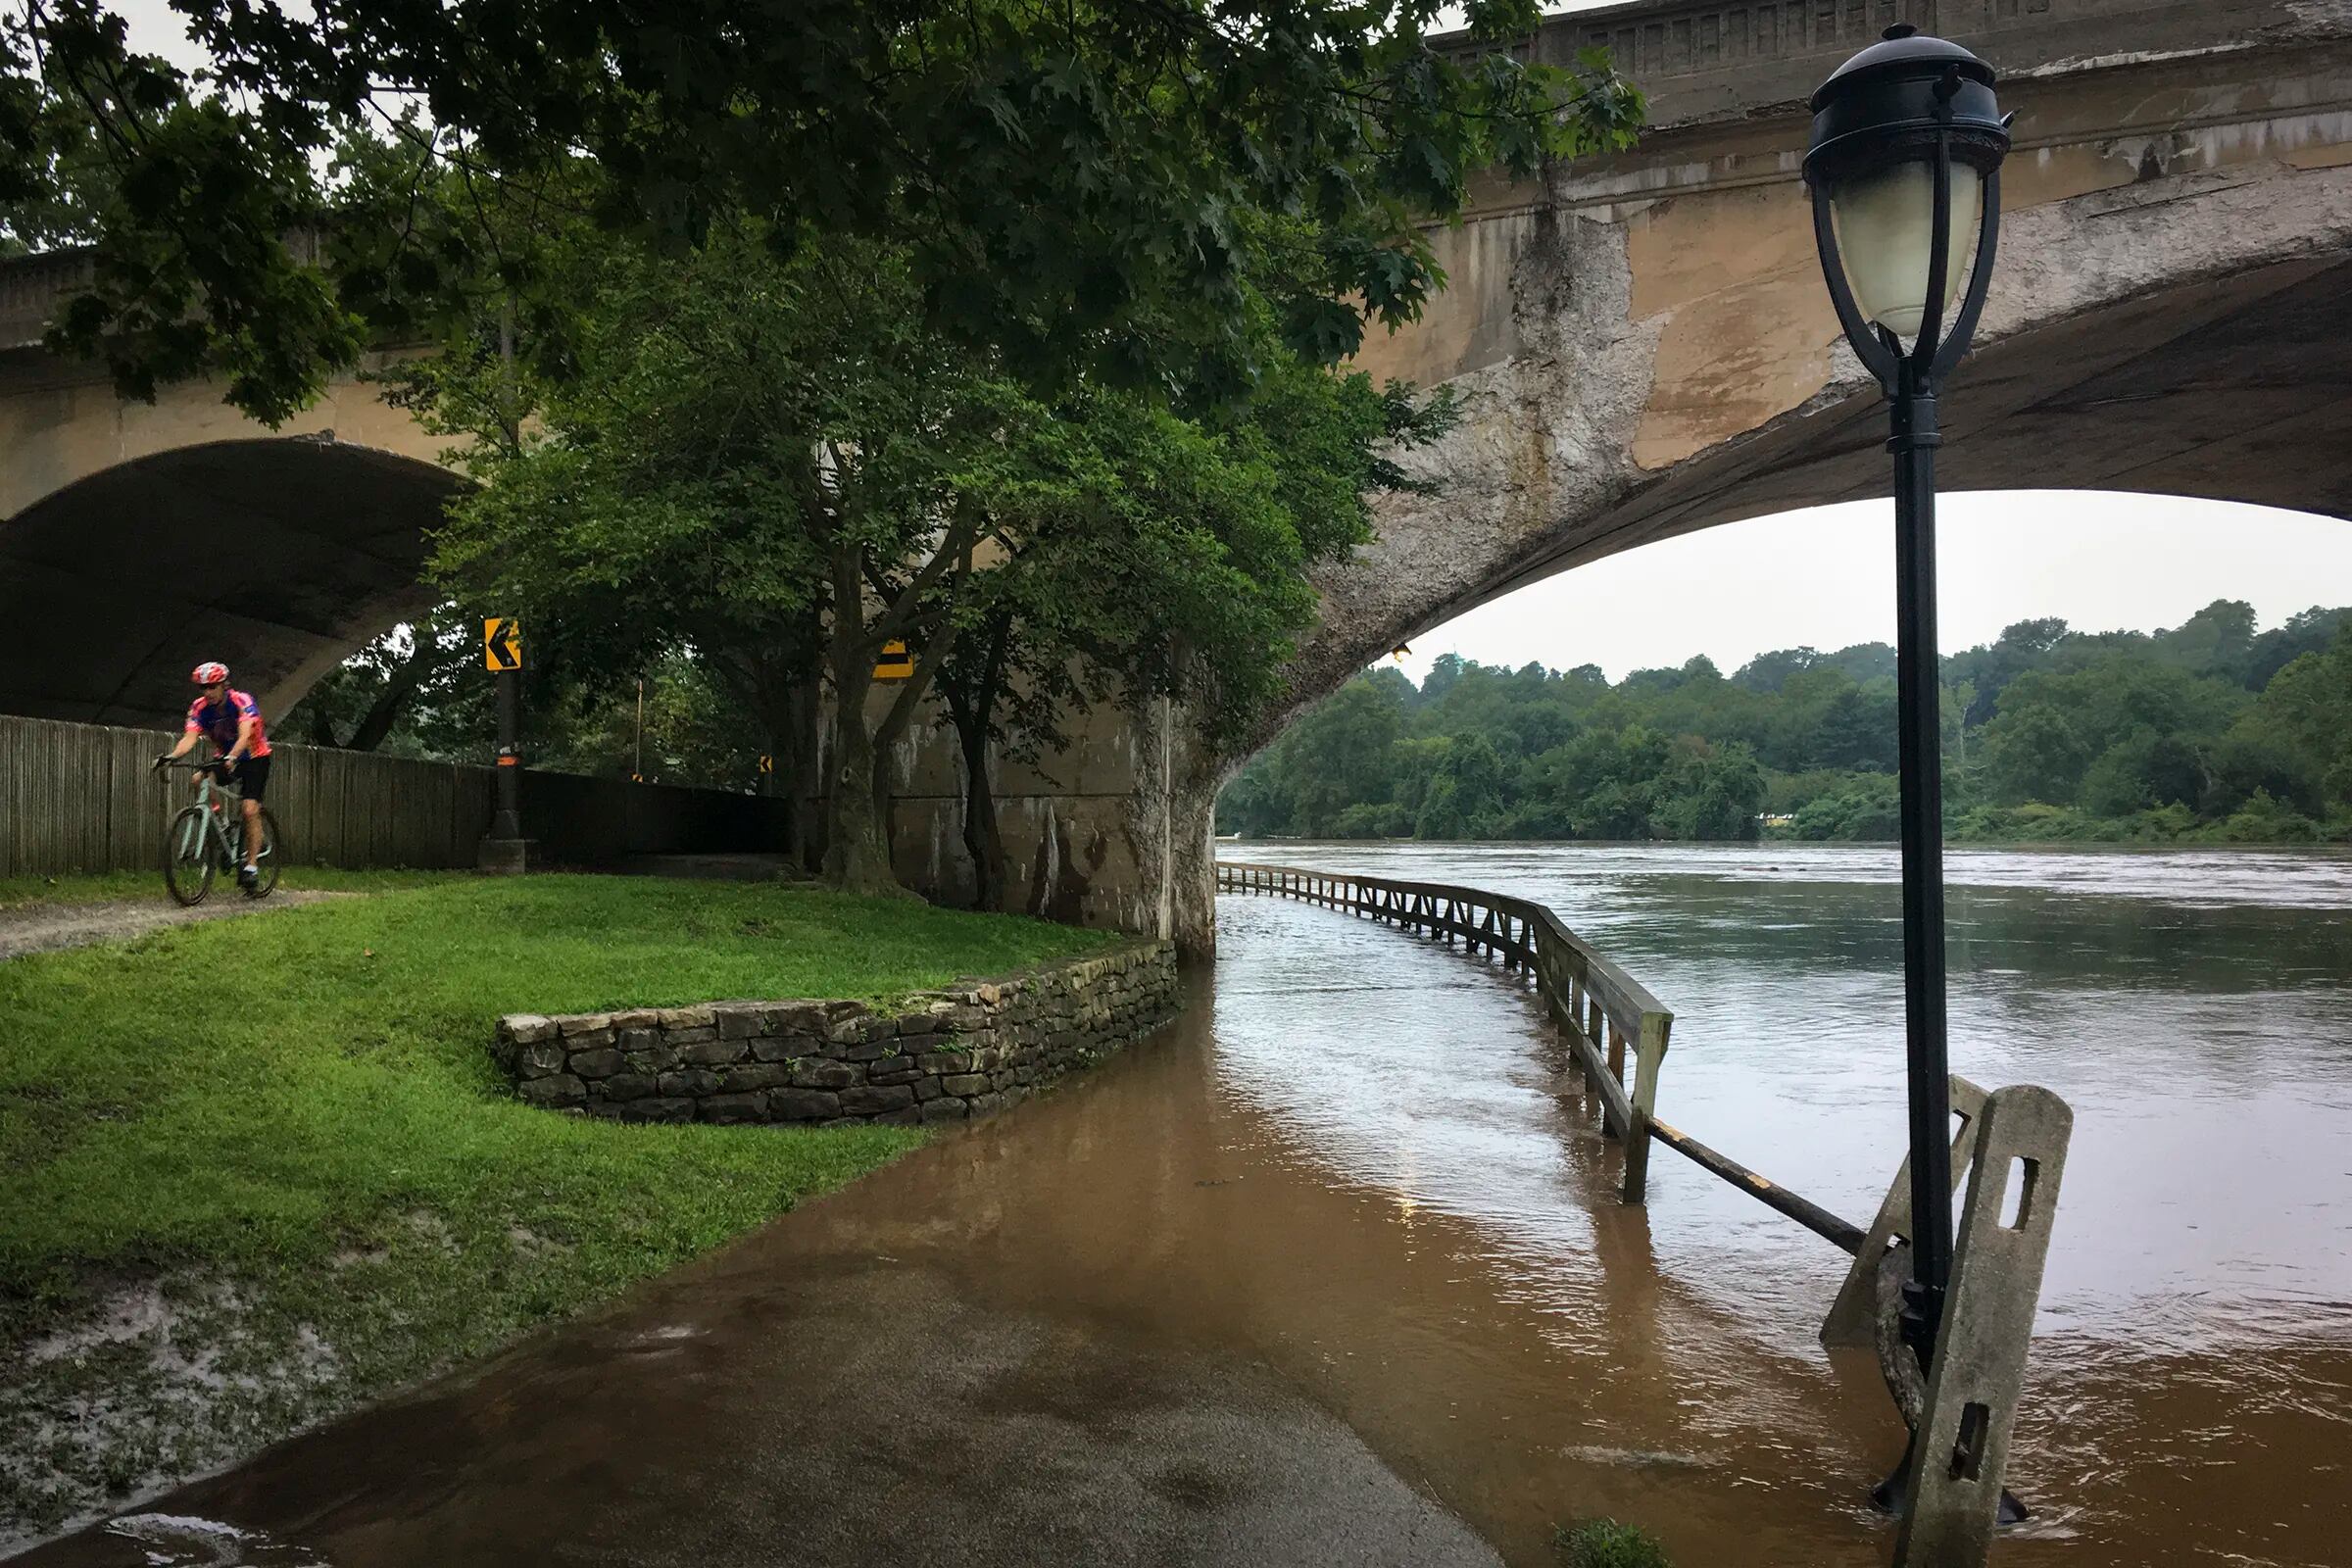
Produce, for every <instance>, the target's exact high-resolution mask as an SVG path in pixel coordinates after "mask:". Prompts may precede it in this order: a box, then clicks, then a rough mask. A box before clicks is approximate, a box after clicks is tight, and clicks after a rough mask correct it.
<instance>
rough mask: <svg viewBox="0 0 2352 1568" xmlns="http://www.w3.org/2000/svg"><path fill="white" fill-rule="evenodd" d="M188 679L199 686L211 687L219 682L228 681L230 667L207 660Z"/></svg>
mask: <svg viewBox="0 0 2352 1568" xmlns="http://www.w3.org/2000/svg"><path fill="white" fill-rule="evenodd" d="M188 679H190V680H191V681H194V682H195V683H196V684H197V685H199V686H210V685H211V684H212V683H213V682H215V681H217V680H226V679H228V666H227V665H226V664H223V663H220V662H215V661H213V660H206V661H205V662H203V663H201V664H198V665H197V666H196V667H195V669H194V670H192V671H191V672H190V673H189V675H188Z"/></svg>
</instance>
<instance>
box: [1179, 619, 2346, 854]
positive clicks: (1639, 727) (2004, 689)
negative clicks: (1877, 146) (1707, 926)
mask: <svg viewBox="0 0 2352 1568" xmlns="http://www.w3.org/2000/svg"><path fill="white" fill-rule="evenodd" d="M1943 680H1944V699H1943V749H1944V785H1943V789H1944V825H1945V830H1946V832H1947V833H1948V835H1949V836H1950V837H1952V838H1954V839H1957V840H1980V841H2013V842H2015V841H2051V840H2087V841H2101V842H2170V841H2176V840H2184V839H2185V840H2211V841H2216V842H2236V843H2308V842H2315V841H2321V840H2333V841H2345V840H2352V609H2336V610H2323V609H2316V608H2315V609H2312V610H2308V611H2305V612H2304V613H2301V614H2299V615H2296V616H2294V617H2293V618H2292V619H2290V620H2288V621H2287V622H2286V623H2285V624H2284V625H2282V626H2278V627H2276V628H2274V629H2272V630H2270V631H2262V632H2258V631H2257V630H2256V629H2255V620H2254V612H2253V610H2252V608H2251V607H2250V606H2248V605H2245V604H2243V603H2241V602H2239V601H2236V600H2227V599H2225V600H2216V601H2215V602H2214V603H2212V604H2210V605H2208V606H2206V607H2205V608H2204V609H2203V610H2200V611H2198V612H2197V613H2196V614H2195V615H2193V616H2191V617H2190V618H2189V619H2188V621H2187V622H2186V623H2184V624H2183V625H2180V626H2179V627H2176V628H2175V629H2173V630H2171V631H2158V632H2155V633H2140V632H2097V633H2088V632H2078V631H2074V630H2072V629H2070V628H2069V627H2068V626H2067V624H2066V622H2064V621H2063V620H2055V619H2050V620H2028V621H2020V622H2019V623H2018V624H2016V625H2014V626H2011V627H2010V628H2009V629H2008V630H2007V631H2004V632H2003V633H2002V634H2001V636H2000V639H1999V640H1998V641H1996V642H1994V643H1992V644H1991V645H1990V646H1980V647H1976V648H1971V649H1969V650H1968V651H1967V652H1965V653H1961V654H1955V655H1953V656H1951V657H1949V658H1947V659H1945V660H1944V661H1943ZM1895 821H1896V788H1895V688H1894V650H1893V649H1892V648H1890V647H1888V646H1887V644H1885V643H1863V644H1859V645H1857V646H1855V647H1852V648H1843V649H1839V650H1838V652H1837V653H1834V654H1823V653H1819V652H1817V651H1815V650H1814V649H1811V648H1793V649H1787V650H1783V651H1781V652H1778V653H1770V654H1763V655H1759V656H1758V657H1757V658H1755V659H1752V660H1750V661H1749V662H1747V663H1746V664H1744V665H1742V666H1741V667H1740V669H1739V671H1738V672H1737V673H1735V674H1733V675H1732V676H1731V677H1730V678H1728V679H1727V678H1725V676H1724V675H1723V673H1722V672H1721V671H1720V670H1718V669H1717V668H1716V667H1715V665H1714V664H1713V663H1712V662H1709V661H1708V660H1706V659H1704V658H1699V659H1693V660H1691V662H1689V663H1686V664H1684V665H1683V666H1682V667H1681V668H1679V669H1643V670H1637V671H1635V672H1634V673H1633V674H1631V675H1628V676H1627V677H1626V678H1625V679H1624V680H1621V681H1619V682H1617V683H1616V684H1615V685H1611V684H1610V683H1609V681H1608V679H1607V678H1606V677H1605V676H1604V675H1603V674H1602V673H1601V671H1600V670H1599V668H1598V667H1596V666H1594V665H1592V664H1582V665H1579V666H1578V667H1576V668H1574V669H1568V670H1552V669H1546V668H1544V666H1543V665H1541V664H1532V663H1531V664H1528V665H1526V666H1524V667H1522V668H1519V669H1505V668H1502V667H1500V666H1490V665H1486V664H1479V663H1474V662H1468V661H1465V660H1462V659H1459V658H1457V657H1455V656H1453V655H1451V654H1448V655H1446V656H1445V657H1443V658H1441V659H1440V660H1438V662H1437V663H1436V665H1435V666H1434V667H1432V669H1431V670H1430V673H1429V677H1428V679H1426V680H1425V681H1423V682H1422V683H1421V684H1420V685H1419V686H1418V687H1416V686H1414V684H1413V683H1412V682H1411V681H1410V680H1409V679H1407V678H1406V677H1405V675H1404V674H1403V672H1402V671H1400V670H1397V669H1393V668H1379V669H1373V670H1369V671H1366V672H1365V673H1363V674H1361V675H1358V676H1357V677H1356V678H1355V679H1353V680H1351V681H1349V682H1348V684H1347V685H1346V686H1345V687H1343V688H1341V690H1340V691H1339V692H1337V693H1336V694H1334V695H1333V696H1332V697H1331V698H1330V699H1328V700H1327V701H1325V702H1324V703H1323V704H1322V705H1320V706H1319V707H1317V708H1315V709H1314V710H1312V711H1310V712H1308V713H1307V714H1306V715H1305V716H1304V717H1302V718H1300V719H1299V722H1298V723H1296V724H1294V725H1293V726H1292V727H1291V728H1290V729H1289V730H1288V731H1286V732H1285V733H1284V734H1283V735H1282V737H1281V738H1280V739H1278V740H1277V741H1275V742H1274V744H1273V745H1271V746H1269V747H1268V748H1267V749H1266V750H1265V751H1263V752H1261V753H1260V754H1258V756H1257V757H1255V758H1254V759H1252V760H1251V761H1250V764H1249V766H1247V767H1246V768H1244V769H1243V770H1242V772H1241V774H1240V775H1239V776H1238V777H1236V778H1235V779H1234V781H1233V782H1232V783H1231V784H1229V785H1227V786H1226V789H1225V792H1224V794H1223V796H1222V797H1221V798H1220V799H1219V800H1218V803H1217V828H1218V831H1220V832H1225V833H1235V832H1238V833H1243V834H1246V835H1250V836H1253V837H1254V836H1261V835H1288V836H1297V837H1310V838H1421V839H1648V838H1666V839H1753V838H1756V837H1759V836H1761V835H1763V834H1767V833H1769V834H1773V835H1786V836H1789V837H1793V838H1800V839H1843V840H1855V839H1891V838H1893V837H1894V836H1895Z"/></svg>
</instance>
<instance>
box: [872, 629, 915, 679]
mask: <svg viewBox="0 0 2352 1568" xmlns="http://www.w3.org/2000/svg"><path fill="white" fill-rule="evenodd" d="M913 674H914V656H913V655H912V654H910V653H908V652H907V645H906V644H905V643H903V642H901V641H899V640H898V639H897V638H896V637H893V638H892V639H891V640H890V641H888V642H886V643H884V644H883V645H882V656H881V657H880V658H879V659H876V660H875V661H874V679H876V680H907V679H908V678H909V677H911V676H912V675H913Z"/></svg>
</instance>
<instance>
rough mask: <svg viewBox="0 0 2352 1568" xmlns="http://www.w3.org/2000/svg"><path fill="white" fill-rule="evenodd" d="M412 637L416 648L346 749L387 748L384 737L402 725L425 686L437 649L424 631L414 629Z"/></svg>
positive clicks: (357, 750) (352, 735) (369, 711)
mask: <svg viewBox="0 0 2352 1568" xmlns="http://www.w3.org/2000/svg"><path fill="white" fill-rule="evenodd" d="M412 635H413V636H414V638H415V645H414V646H413V647H411V648H410V649H409V657H408V658H406V659H404V660H402V661H401V662H400V667H398V668H397V669H395V670H393V671H392V674H391V677H390V678H389V679H387V680H386V681H385V682H384V689H383V691H382V692H381V693H380V694H379V695H378V696H377V697H376V699H375V705H374V706H373V707H371V708H369V709H368V716H367V717H366V718H363V719H361V720H360V725H359V728H357V729H355V730H353V731H352V732H351V739H350V740H348V741H345V742H344V743H343V744H344V747H345V749H347V750H349V751H354V752H372V751H374V750H375V749H376V748H377V747H378V746H381V745H383V744H384V737H385V736H387V735H389V734H391V733H392V726H393V725H395V724H397V723H399V722H400V715H401V713H402V711H404V710H406V709H407V708H408V706H409V699H410V698H412V697H414V696H416V695H417V687H418V686H421V685H422V684H424V677H425V674H426V672H427V671H428V669H429V668H430V666H431V659H430V657H429V656H430V655H431V654H432V653H433V652H435V649H434V647H433V644H432V641H431V639H430V638H429V637H428V636H427V635H426V633H425V631H424V629H423V628H421V627H418V628H416V629H414V631H413V633H412Z"/></svg>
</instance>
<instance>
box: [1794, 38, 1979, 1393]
mask: <svg viewBox="0 0 2352 1568" xmlns="http://www.w3.org/2000/svg"><path fill="white" fill-rule="evenodd" d="M1992 81H1993V75H1992V68H1991V67H1990V66H1987V65H1986V64H1985V62H1984V61H1982V60H1979V59H1978V58H1977V57H1976V56H1975V55H1972V54H1970V53H1969V52H1968V51H1967V50H1965V49H1963V48H1961V47H1960V46H1959V45H1958V44H1954V43H1947V42H1945V41H1944V40H1943V39H1941V38H1931V37H1926V36H1923V35H1921V34H1920V33H1919V32H1918V30H1917V29H1916V28H1913V27H1911V26H1909V25H1900V26H1893V27H1889V28H1887V32H1886V36H1885V37H1884V38H1883V39H1882V40H1881V41H1880V42H1878V43H1875V44H1872V45H1871V46H1870V47H1869V48H1867V49H1865V50H1863V51H1862V52H1861V53H1860V54H1858V55H1856V56H1854V57H1853V58H1852V59H1851V60H1848V61H1847V62H1846V63H1845V64H1844V65H1842V66H1839V67H1838V70H1837V71H1836V72H1835V73H1832V74H1831V76H1830V79H1829V80H1827V81H1825V82H1823V83H1822V84H1821V90H1820V91H1818V92H1816V93H1815V94H1814V95H1813V102H1812V109H1813V144H1812V146H1811V148H1810V149H1809V150H1808V151H1807V152H1806V154H1805V183H1806V184H1807V185H1809V186H1811V187H1812V193H1813V236H1814V239H1815V242H1816V243H1817V244H1818V245H1819V246H1820V248H1821V268H1822V273H1823V275H1824V276H1825V277H1826V278H1827V279H1828V280H1829V285H1830V298H1831V299H1832V300H1833V301H1835V302H1836V304H1837V307H1838V321H1839V322H1840V323H1841V324H1842V325H1843V326H1844V328H1845V335H1846V339H1847V341H1848V342H1850V343H1852V344H1853V346H1854V352H1855V353H1856V354H1857V355H1859V356H1861V359H1862V363H1863V365H1864V366H1865V367H1867V368H1869V370H1870V372H1871V373H1872V374H1873V375H1875V376H1877V377H1878V379H1879V384H1880V385H1881V386H1883V387H1885V388H1886V390H1887V400H1888V403H1889V405H1890V411H1889V412H1890V414H1891V420H1890V422H1891V425H1892V434H1891V435H1890V436H1889V438H1888V439H1887V451H1889V452H1891V453H1893V454H1894V536H1895V584H1896V586H1895V595H1896V603H1895V614H1896V680H1897V682H1898V684H1899V686H1900V708H1899V718H1898V722H1899V724H1900V728H1901V735H1900V748H1899V756H1900V759H1901V766H1902V834H1903V1015H1904V1026H1905V1027H1904V1036H1905V1043H1906V1045H1907V1047H1908V1055H1909V1066H1910V1084H1911V1231H1912V1249H1911V1252H1912V1263H1911V1267H1912V1273H1911V1280H1910V1283H1909V1284H1907V1285H1906V1286H1905V1287H1904V1289H1903V1303H1904V1305H1903V1329H1904V1337H1905V1338H1906V1339H1907V1340H1908V1341H1909V1342H1910V1344H1911V1346H1912V1347H1913V1348H1914V1349H1915V1350H1916V1352H1917V1353H1918V1355H1919V1359H1920V1362H1921V1364H1922V1365H1923V1366H1925V1365H1927V1364H1928V1362H1929V1359H1930V1356H1931V1353H1932V1352H1933V1350H1934V1348H1935V1344H1936V1328H1937V1325H1938V1324H1939V1323H1940V1322H1941V1319H1942V1313H1943V1297H1944V1291H1945V1288H1946V1287H1947V1286H1948V1285H1949V1283H1950V1280H1951V1262H1952V1201H1951V1191H1952V1177H1951V1142H1950V1140H1951V1097H1950V1093H1949V1089H1948V1075H1949V1073H1950V1070H1951V1069H1950V1065H1949V1060H1948V1056H1947V1054H1946V1051H1945V1047H1944V1011H1943V989H1944V976H1943V780H1942V747H1941V745H1940V743H1939V739H1938V734H1937V730H1938V725H1939V720H1940V717H1941V713H1940V704H1939V702H1938V700H1937V686H1938V683H1937V666H1936V447H1938V446H1940V445H1942V442H1943V437H1942V436H1941V434H1939V433H1938V431H1937V429H1936V391H1937V389H1938V388H1939V387H1940V386H1941V385H1942V383H1943V378H1944V377H1945V376H1946V375H1948V374H1950V373H1951V369H1952V367H1953V366H1955V365H1957V364H1958V363H1959V361H1960V356H1961V355H1962V354H1964V353H1966V352H1967V351H1968V340H1969V337H1970V335H1971V334H1972V333H1974V332H1975V330H1976V325H1977V317H1978V315H1979V314H1980V313H1981V312H1982V311H1983V310H1984V307H1985V287H1986V285H1987V284H1988V283H1989V282H1990V281H1991V278H1992V258H1993V240H1994V236H1995V234H1996V233H1997V232H1998V230H1999V228H2000V210H2001V200H2000V197H2001V174H2000V170H2001V159H2002V157H2003V156H2004V155H2005V154H2006V153H2007V152H2008V151H2009V122H2008V120H2007V119H2006V118H2004V117H2003V116H2002V114H2001V112H2000V110H1999V108H1998V106H1997V105H1995V103H1994V102H1993V94H1992ZM1972 230H1973V233H1972ZM1972 238H1973V239H1974V241H1975V245H1974V256H1975V260H1974V262H1973V263H1971V262H1970V260H1969V258H1970V254H1971V246H1970V241H1971V239H1972ZM1964 285H1965V287H1964ZM1955 299H1957V300H1958V301H1959V310H1958V312H1957V313H1956V314H1954V315H1953V316H1952V317H1951V319H1950V327H1949V329H1948V330H1947V329H1946V327H1945V312H1947V311H1949V310H1951V307H1952V304H1953V302H1954V300H1955Z"/></svg>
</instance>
